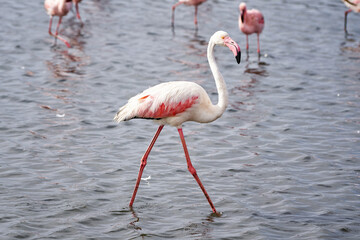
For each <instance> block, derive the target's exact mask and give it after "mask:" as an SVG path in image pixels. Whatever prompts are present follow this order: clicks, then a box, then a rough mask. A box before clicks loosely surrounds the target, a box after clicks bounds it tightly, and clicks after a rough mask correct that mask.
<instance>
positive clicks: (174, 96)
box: [114, 31, 241, 213]
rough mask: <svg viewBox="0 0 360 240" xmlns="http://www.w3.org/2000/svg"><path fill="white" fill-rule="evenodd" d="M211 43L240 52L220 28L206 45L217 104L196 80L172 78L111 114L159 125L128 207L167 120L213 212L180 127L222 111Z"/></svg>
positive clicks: (223, 97) (223, 98) (222, 88)
mask: <svg viewBox="0 0 360 240" xmlns="http://www.w3.org/2000/svg"><path fill="white" fill-rule="evenodd" d="M215 45H221V46H227V47H228V48H230V50H231V51H232V52H233V53H234V56H235V58H236V61H237V62H238V63H240V58H241V52H240V47H239V46H238V45H237V43H236V42H234V41H233V40H232V39H231V38H230V37H229V35H228V34H227V33H226V32H224V31H218V32H216V33H214V34H213V35H212V37H211V38H210V41H209V44H208V48H207V57H208V62H209V65H210V69H211V71H212V73H213V76H214V79H215V83H216V87H217V90H218V94H219V95H218V103H217V105H213V104H212V103H211V100H210V98H209V96H208V95H207V93H206V91H205V90H204V89H203V88H202V87H201V86H199V85H198V84H196V83H194V82H186V81H174V82H166V83H161V84H158V85H156V86H153V87H150V88H148V89H146V90H145V91H143V92H142V93H140V94H138V95H136V96H134V97H132V98H130V99H129V101H128V103H127V104H126V105H124V106H123V107H121V108H120V109H119V111H118V112H117V114H116V115H115V117H114V120H115V121H116V122H121V121H127V120H130V119H133V118H143V119H152V120H155V121H156V122H157V123H158V124H159V125H160V126H159V128H158V130H157V132H156V134H155V136H154V137H153V139H152V141H151V143H150V145H149V147H148V149H147V150H146V152H145V154H144V155H143V157H142V158H141V164H140V170H139V174H138V178H137V181H136V185H135V188H134V192H133V195H132V198H131V201H130V204H129V206H130V207H132V205H133V203H134V200H135V196H136V193H137V190H138V187H139V184H140V180H141V176H142V172H143V170H144V168H145V166H146V163H147V158H148V155H149V154H150V151H151V149H152V147H153V146H154V144H155V141H156V139H157V138H158V136H159V134H160V132H161V130H162V129H163V127H164V125H165V124H167V125H170V126H174V127H176V128H177V129H178V132H179V135H180V139H181V143H182V146H183V149H184V152H185V157H186V161H187V166H188V170H189V172H190V173H191V174H192V175H193V177H194V178H195V180H196V181H197V183H198V184H199V186H200V188H201V190H202V191H203V193H204V194H205V197H206V199H207V200H208V202H209V204H210V206H211V209H212V210H213V212H214V213H217V211H216V209H215V207H214V204H213V203H212V201H211V199H210V197H209V195H208V194H207V192H206V190H205V188H204V186H203V185H202V183H201V181H200V179H199V177H198V175H197V173H196V170H195V168H194V167H193V165H192V164H191V161H190V157H189V152H188V150H187V147H186V143H185V138H184V135H183V131H182V123H183V122H186V121H195V122H199V123H208V122H212V121H215V120H216V119H218V118H219V117H220V116H221V115H222V114H223V113H224V111H225V109H226V107H227V105H228V93H227V89H226V84H225V81H224V79H223V77H222V75H221V73H220V71H219V68H218V66H217V64H216V62H215V57H214V47H215Z"/></svg>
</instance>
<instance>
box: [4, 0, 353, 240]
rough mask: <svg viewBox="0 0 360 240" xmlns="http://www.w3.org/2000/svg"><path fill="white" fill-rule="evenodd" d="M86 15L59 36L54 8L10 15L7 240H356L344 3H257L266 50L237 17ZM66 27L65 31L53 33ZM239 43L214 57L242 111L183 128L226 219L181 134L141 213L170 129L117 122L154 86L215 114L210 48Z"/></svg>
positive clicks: (150, 5)
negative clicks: (178, 86) (180, 93)
mask: <svg viewBox="0 0 360 240" xmlns="http://www.w3.org/2000/svg"><path fill="white" fill-rule="evenodd" d="M174 2H175V1H170V0H169V1H150V0H144V1H106V0H104V1H95V0H85V1H83V3H82V4H81V9H80V11H81V14H82V17H83V21H84V26H83V27H82V26H81V24H80V23H79V22H78V20H76V19H75V17H74V14H73V13H69V14H68V16H67V17H65V18H64V19H63V25H62V27H61V34H62V35H63V36H64V37H66V38H67V39H69V41H70V43H71V44H72V45H73V47H72V48H71V49H67V48H66V46H65V45H64V44H63V43H61V42H58V44H57V46H55V47H54V46H52V44H53V39H52V38H51V37H50V36H49V35H48V33H47V28H48V17H47V15H46V13H45V11H44V9H43V1H1V8H2V11H3V13H2V14H1V15H0V20H1V21H0V22H1V25H0V43H1V44H0V54H1V56H2V57H1V58H0V78H1V88H0V106H1V108H0V113H1V117H0V149H1V151H0V238H1V239H20V238H22V239H164V238H175V239H358V237H359V235H360V225H359V222H360V186H359V184H360V178H359V177H360V166H359V156H360V145H359V137H360V125H359V123H360V111H359V107H360V98H359V96H360V68H359V66H360V41H359V37H360V28H359V25H358V22H359V20H360V14H355V13H350V14H349V16H348V30H349V33H350V34H349V35H347V36H345V35H344V31H343V16H344V11H345V10H346V8H345V6H344V5H343V3H341V1H326V0H320V1H310V0H305V1H281V3H279V2H280V1H277V2H278V3H274V1H260V0H256V1H255V0H254V1H251V2H249V3H248V7H249V8H252V7H256V8H259V9H261V10H262V12H263V14H264V16H265V21H266V23H265V29H264V32H263V34H262V35H261V48H262V56H261V58H260V60H259V59H258V58H257V54H256V37H255V36H251V37H250V51H249V53H248V54H246V51H245V36H244V35H242V34H241V33H240V32H239V30H238V27H237V15H238V10H237V6H238V4H239V3H238V2H236V1H225V0H218V1H215V0H214V1H211V0H209V1H208V2H206V3H204V4H203V5H201V6H200V7H199V16H198V20H199V26H198V29H195V28H194V25H193V11H194V9H193V8H192V7H185V6H180V7H178V9H177V10H176V16H175V18H176V19H175V28H174V30H172V29H171V26H170V17H171V6H172V4H173V3H174ZM54 23H57V20H55V21H54ZM220 29H223V30H226V31H227V32H229V33H230V35H231V37H232V38H233V39H234V40H236V41H237V42H238V43H239V45H240V47H241V48H242V50H243V57H242V63H241V64H240V65H237V64H236V62H235V60H234V59H233V56H232V54H231V52H229V51H228V50H226V49H223V48H220V47H219V48H217V49H216V53H215V54H216V56H217V61H218V63H219V66H220V68H221V70H222V73H223V76H224V78H225V80H226V81H227V85H228V90H229V93H230V94H229V95H230V99H229V107H228V109H227V111H226V112H225V113H224V115H223V116H222V118H220V119H218V120H217V121H215V122H213V123H210V124H198V123H191V122H189V123H186V124H184V134H185V137H186V140H187V144H188V147H189V152H190V156H191V158H192V161H193V164H194V166H195V167H196V169H197V171H198V174H199V176H200V178H201V180H202V182H203V183H204V185H205V187H206V189H207V191H208V192H209V195H210V196H211V198H212V200H213V202H214V204H215V206H216V208H217V210H218V211H221V212H222V215H221V216H220V217H217V216H214V215H213V214H212V213H211V209H210V207H209V205H208V203H207V201H206V199H205V198H204V196H203V194H202V192H201V190H200V189H199V187H198V186H197V184H196V182H195V181H194V179H193V177H192V176H191V175H190V174H189V172H188V171H187V167H186V161H185V158H184V154H183V151H182V148H181V143H180V139H179V137H178V133H177V131H176V129H175V128H172V127H165V128H164V130H163V132H162V134H161V135H160V137H159V139H158V141H157V143H156V145H155V147H154V149H153V151H152V152H151V154H150V157H149V160H148V165H147V167H146V169H145V171H144V175H143V176H144V178H147V180H143V181H142V182H141V184H140V188H139V192H138V195H137V198H136V200H135V203H134V208H133V209H129V207H128V203H129V201H130V197H131V194H132V191H133V187H134V184H135V181H136V177H137V173H138V168H139V161H140V158H141V156H142V154H143V153H144V151H145V149H146V147H147V146H148V144H149V142H150V140H151V138H152V136H153V134H154V133H155V131H156V129H157V126H156V125H154V124H153V123H152V122H151V121H144V120H133V121H130V122H126V123H121V124H119V125H116V124H115V123H113V122H112V118H113V116H114V114H115V112H116V111H117V109H118V108H119V107H120V106H121V105H123V104H124V103H125V102H126V101H127V99H128V98H130V97H131V96H133V95H135V94H136V93H138V92H140V91H142V90H143V89H145V88H146V87H148V86H151V85H155V84H158V83H161V82H165V81H175V80H189V81H195V82H197V83H199V84H201V85H202V86H203V87H204V88H205V89H206V90H207V91H208V93H209V94H210V96H211V98H212V100H213V101H214V102H215V101H216V99H217V94H216V88H215V84H214V81H213V79H212V76H211V72H210V70H209V68H208V64H207V60H206V45H207V41H208V39H209V37H210V36H211V35H212V34H213V33H214V32H215V31H217V30H220Z"/></svg>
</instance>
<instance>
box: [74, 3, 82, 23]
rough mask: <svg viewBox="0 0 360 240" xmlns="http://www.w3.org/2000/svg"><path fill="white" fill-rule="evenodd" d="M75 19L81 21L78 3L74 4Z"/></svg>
mask: <svg viewBox="0 0 360 240" xmlns="http://www.w3.org/2000/svg"><path fill="white" fill-rule="evenodd" d="M75 9H76V17H77V18H78V19H79V20H80V21H81V17H80V12H79V3H76V4H75Z"/></svg>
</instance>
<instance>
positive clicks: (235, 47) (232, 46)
mask: <svg viewBox="0 0 360 240" xmlns="http://www.w3.org/2000/svg"><path fill="white" fill-rule="evenodd" d="M224 44H225V45H226V46H227V47H228V48H230V50H231V51H232V52H233V54H234V56H235V59H236V62H237V63H238V64H239V63H240V61H241V50H240V47H239V45H238V44H237V43H236V42H235V41H234V40H232V39H231V38H230V37H229V36H227V37H225V38H224Z"/></svg>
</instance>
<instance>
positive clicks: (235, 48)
mask: <svg viewBox="0 0 360 240" xmlns="http://www.w3.org/2000/svg"><path fill="white" fill-rule="evenodd" d="M210 40H211V41H213V42H214V43H215V44H217V45H222V46H226V47H228V48H229V49H230V50H231V51H232V52H233V54H234V56H235V59H236V61H237V63H238V64H239V63H240V60H241V50H240V47H239V45H238V44H237V43H236V42H235V41H234V40H232V39H231V37H230V36H229V34H228V33H227V32H224V31H217V32H216V33H214V35H212V37H211V39H210Z"/></svg>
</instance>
